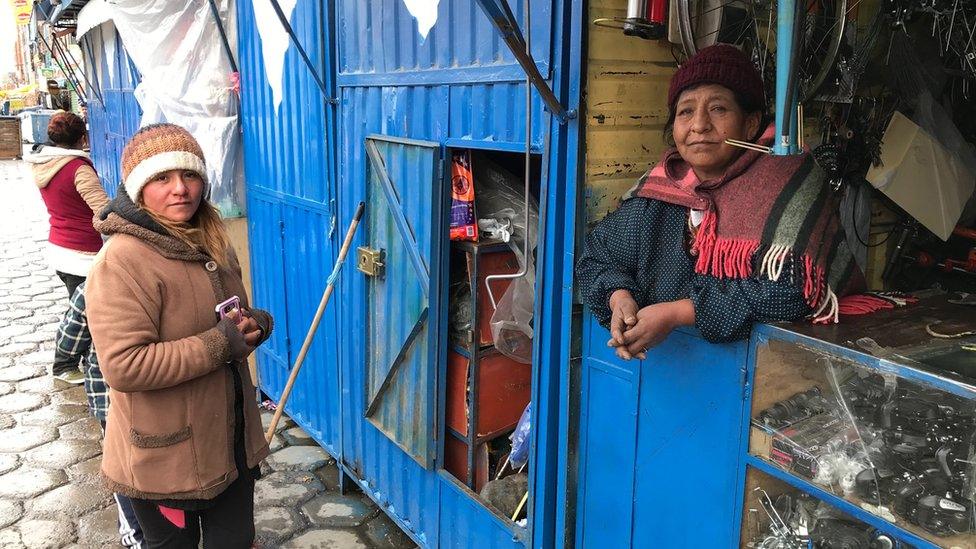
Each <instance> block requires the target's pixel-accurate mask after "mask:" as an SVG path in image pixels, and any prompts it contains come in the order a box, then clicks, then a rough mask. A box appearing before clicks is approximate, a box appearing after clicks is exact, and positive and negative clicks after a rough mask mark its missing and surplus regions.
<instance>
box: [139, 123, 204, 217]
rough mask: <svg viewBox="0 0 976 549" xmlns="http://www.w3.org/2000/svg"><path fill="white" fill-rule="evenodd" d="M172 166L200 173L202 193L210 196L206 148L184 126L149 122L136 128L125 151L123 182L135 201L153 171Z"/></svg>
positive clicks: (157, 172)
mask: <svg viewBox="0 0 976 549" xmlns="http://www.w3.org/2000/svg"><path fill="white" fill-rule="evenodd" d="M169 170H190V171H194V172H196V173H198V174H200V177H201V178H203V184H204V187H203V196H207V190H208V187H209V183H208V181H207V164H206V162H205V161H204V159H203V149H201V148H200V144H199V143H197V140H196V139H194V138H193V136H192V135H190V132H188V131H186V130H185V129H184V128H182V127H180V126H177V125H176V124H150V125H149V126H146V127H144V128H142V129H141V130H139V131H138V132H136V134H135V135H133V136H132V139H130V140H129V142H128V143H127V144H126V146H125V149H124V150H123V151H122V185H123V186H124V187H125V192H126V194H128V195H129V198H131V199H132V202H134V203H136V204H138V203H139V193H140V191H142V187H143V186H145V184H146V183H147V182H148V181H149V180H150V179H152V177H153V176H154V175H156V174H159V173H162V172H166V171H169Z"/></svg>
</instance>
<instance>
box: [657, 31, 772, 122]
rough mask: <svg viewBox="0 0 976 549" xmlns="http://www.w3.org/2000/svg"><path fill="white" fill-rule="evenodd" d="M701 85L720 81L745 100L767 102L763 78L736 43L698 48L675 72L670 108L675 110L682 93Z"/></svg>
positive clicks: (669, 92) (669, 99) (669, 97)
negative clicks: (734, 44)
mask: <svg viewBox="0 0 976 549" xmlns="http://www.w3.org/2000/svg"><path fill="white" fill-rule="evenodd" d="M699 84H719V85H721V86H725V87H726V88H728V89H730V90H732V91H733V92H735V93H737V94H739V96H740V97H742V98H743V99H744V100H745V101H748V102H749V103H751V104H754V105H759V106H760V108H763V106H764V105H765V103H766V101H765V94H764V93H763V80H762V76H761V75H760V74H759V71H758V70H756V66H755V65H754V64H753V63H752V60H751V59H749V56H748V55H746V54H745V53H743V52H742V51H740V50H739V49H738V48H736V47H735V46H731V45H729V44H715V45H714V46H709V47H707V48H705V49H703V50H701V51H699V52H698V53H697V54H696V55H695V56H693V57H692V58H691V59H688V60H687V61H685V63H684V64H683V65H681V67H680V68H679V69H678V71H677V72H675V73H674V76H673V77H672V78H671V87H670V88H669V89H668V110H669V111H670V112H672V113H673V112H674V107H675V103H677V102H678V97H679V96H680V95H681V92H683V91H684V90H686V89H688V88H690V87H692V86H697V85H699Z"/></svg>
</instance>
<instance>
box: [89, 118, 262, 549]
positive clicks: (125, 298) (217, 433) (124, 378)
mask: <svg viewBox="0 0 976 549" xmlns="http://www.w3.org/2000/svg"><path fill="white" fill-rule="evenodd" d="M122 177H123V185H122V187H120V189H119V192H118V194H117V196H116V198H115V199H114V200H113V201H112V202H111V203H110V204H109V207H108V208H106V209H105V211H104V212H102V214H101V215H100V216H99V218H100V219H99V220H97V221H96V223H95V227H96V228H97V229H98V230H99V231H100V232H102V233H103V234H106V235H111V238H110V239H109V241H108V243H107V244H106V245H105V247H104V248H103V249H102V251H101V253H99V255H98V257H97V258H96V259H95V263H94V264H93V266H92V269H91V273H90V275H89V280H88V283H87V291H86V294H87V301H88V319H89V324H90V327H91V333H92V340H93V342H94V345H95V348H96V349H98V356H99V362H100V365H101V368H102V372H103V374H104V376H105V381H106V382H108V384H109V386H110V387H111V399H112V406H111V407H110V408H109V415H108V421H107V427H106V434H105V442H104V455H103V457H102V474H103V476H104V477H105V479H106V483H107V484H108V486H109V487H110V488H111V489H112V490H114V491H116V492H120V493H123V494H125V495H127V496H129V497H130V498H132V501H133V507H134V508H135V511H136V516H137V517H138V519H139V523H140V525H141V526H142V528H143V531H144V533H145V539H146V542H147V545H148V547H180V548H182V547H186V548H191V547H192V548H195V547H197V545H198V543H199V541H200V536H201V530H202V536H203V545H204V547H242V548H244V547H250V545H251V543H252V542H253V538H254V481H255V480H256V478H257V477H258V475H259V471H260V470H259V467H258V466H259V464H260V462H261V460H262V459H264V458H265V456H267V454H268V445H267V444H266V443H265V440H264V437H263V435H262V432H261V420H260V417H259V414H258V409H257V404H256V402H255V400H254V386H253V385H252V383H251V380H250V377H249V376H248V375H247V372H248V371H247V368H246V362H245V359H246V357H247V356H248V355H249V354H250V353H251V352H252V351H253V350H254V348H255V347H257V346H258V345H260V344H261V343H262V342H263V341H264V340H265V339H267V337H268V336H269V335H270V333H271V329H272V320H271V317H270V315H268V314H267V313H266V312H264V311H261V310H258V309H249V308H248V305H247V296H246V295H245V292H244V284H243V282H242V280H241V271H240V266H239V265H238V263H237V259H236V257H235V255H234V253H233V251H232V250H231V248H230V246H229V245H228V244H229V241H228V237H227V232H226V229H225V228H224V225H223V222H222V221H221V219H220V216H219V213H218V212H217V210H216V208H214V206H213V205H211V204H210V203H209V202H208V201H207V200H206V198H205V196H206V193H207V180H206V166H205V164H204V159H203V152H202V151H201V149H200V145H199V144H198V143H197V142H196V140H194V139H193V137H192V136H191V135H190V134H189V132H187V131H186V130H184V129H183V128H181V127H179V126H175V125H172V124H156V125H152V126H147V127H145V128H143V129H141V130H140V131H139V132H138V133H137V134H136V135H135V136H133V138H132V140H131V141H130V142H129V143H128V145H126V148H125V150H124V151H123V153H122ZM231 296H238V297H239V298H240V303H241V308H240V313H239V314H237V315H231V317H230V318H223V319H220V320H219V321H218V319H217V317H216V314H215V312H214V308H215V306H216V305H217V304H218V303H221V302H223V301H224V300H226V299H227V298H229V297H231Z"/></svg>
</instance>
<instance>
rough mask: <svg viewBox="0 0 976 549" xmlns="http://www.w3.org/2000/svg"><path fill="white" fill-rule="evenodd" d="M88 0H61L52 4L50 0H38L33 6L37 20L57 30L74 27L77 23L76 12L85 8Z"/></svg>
mask: <svg viewBox="0 0 976 549" xmlns="http://www.w3.org/2000/svg"><path fill="white" fill-rule="evenodd" d="M87 3H88V0H61V2H60V3H58V4H54V3H52V2H51V0H40V1H39V2H37V4H35V10H37V14H38V19H42V20H45V21H48V22H49V23H51V24H52V25H54V26H55V27H58V28H67V27H74V26H75V23H76V22H77V21H78V12H79V11H81V8H83V7H85V4H87Z"/></svg>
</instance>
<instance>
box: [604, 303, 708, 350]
mask: <svg viewBox="0 0 976 549" xmlns="http://www.w3.org/2000/svg"><path fill="white" fill-rule="evenodd" d="M609 305H610V311H611V313H612V314H611V317H610V336H611V337H610V340H609V341H607V346H608V347H614V348H616V353H617V356H618V357H620V358H621V359H623V360H630V359H632V358H637V359H639V360H644V359H646V358H647V350H648V349H650V348H651V347H654V346H655V345H658V344H659V343H661V342H662V341H664V339H665V338H667V337H668V334H670V333H671V331H672V330H674V328H675V327H676V326H680V325H683V324H693V323H694V306H693V305H692V303H691V301H690V300H687V299H684V300H681V301H671V302H664V303H655V304H652V305H648V306H647V307H644V308H640V309H638V307H637V301H635V300H634V296H632V295H631V293H630V292H629V291H628V290H616V291H614V292H613V293H612V294H611V295H610V302H609ZM689 312H690V314H691V316H690V322H689V317H688V314H689Z"/></svg>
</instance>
